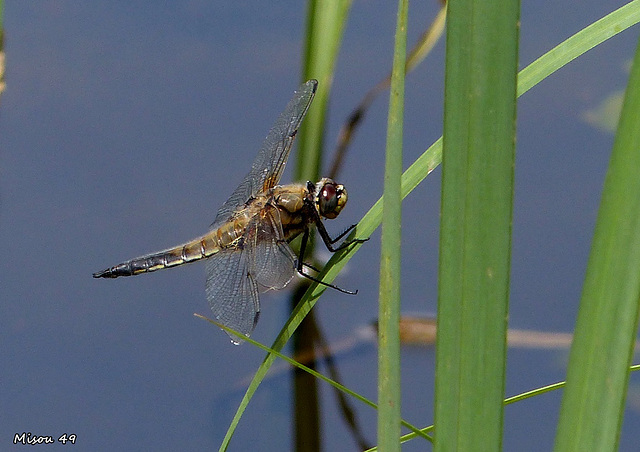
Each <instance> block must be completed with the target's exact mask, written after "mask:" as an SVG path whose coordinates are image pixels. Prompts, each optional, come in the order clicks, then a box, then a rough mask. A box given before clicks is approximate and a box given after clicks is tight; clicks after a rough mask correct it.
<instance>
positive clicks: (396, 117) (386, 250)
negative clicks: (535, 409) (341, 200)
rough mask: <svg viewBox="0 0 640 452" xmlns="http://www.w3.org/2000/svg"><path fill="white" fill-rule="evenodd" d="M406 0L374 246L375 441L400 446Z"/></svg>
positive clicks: (402, 0) (387, 447)
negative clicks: (377, 292) (376, 260)
mask: <svg viewBox="0 0 640 452" xmlns="http://www.w3.org/2000/svg"><path fill="white" fill-rule="evenodd" d="M408 7H409V2H408V0H399V2H398V16H397V24H396V37H395V46H394V52H393V68H392V71H391V92H390V95H389V118H388V123H387V144H386V157H385V174H384V199H385V202H384V204H383V213H384V215H383V220H382V241H381V247H380V301H379V303H380V313H379V316H378V317H379V320H378V321H379V324H378V404H379V410H378V447H379V448H381V449H382V450H384V451H394V450H395V451H400V419H401V416H400V331H399V328H400V327H399V324H400V264H401V257H402V256H401V250H400V248H401V240H400V239H401V233H400V230H401V229H400V228H401V223H402V195H401V179H402V126H403V111H404V76H405V69H406V52H407V14H408Z"/></svg>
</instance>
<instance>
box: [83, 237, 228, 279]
mask: <svg viewBox="0 0 640 452" xmlns="http://www.w3.org/2000/svg"><path fill="white" fill-rule="evenodd" d="M218 251H220V241H219V239H218V238H217V237H216V234H213V233H209V234H207V235H205V236H203V237H199V238H197V239H195V240H192V241H191V242H189V243H185V244H184V245H180V246H177V247H175V248H171V249H168V250H164V251H160V252H157V253H153V254H147V255H145V256H141V257H137V258H135V259H131V260H129V261H127V262H123V263H121V264H118V265H114V266H113V267H110V268H107V269H106V270H102V271H100V272H96V273H94V274H93V277H94V278H117V277H118V276H133V275H139V274H140V273H149V272H154V271H156V270H161V269H163V268H169V267H175V266H178V265H182V264H187V263H189V262H194V261H197V260H200V259H204V258H207V257H209V256H211V255H213V254H215V253H217V252H218Z"/></svg>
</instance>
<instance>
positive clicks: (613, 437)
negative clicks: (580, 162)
mask: <svg viewBox="0 0 640 452" xmlns="http://www.w3.org/2000/svg"><path fill="white" fill-rule="evenodd" d="M639 124H640V41H639V42H638V47H637V49H636V56H635V60H634V63H633V67H632V69H631V75H630V77H629V83H628V85H627V91H626V95H625V101H624V104H623V107H622V113H621V115H620V122H619V126H618V132H617V134H616V139H615V142H614V145H613V150H612V153H611V160H610V162H609V168H608V170H607V175H606V178H605V182H604V189H603V193H602V200H601V203H600V210H599V212H598V219H597V221H596V228H595V233H594V238H593V243H592V247H591V254H590V256H589V262H588V265H587V273H586V276H585V282H584V286H583V292H582V298H581V300H580V310H579V312H578V320H577V322H576V329H575V332H574V340H573V345H572V347H571V353H570V357H569V367H568V370H567V386H566V389H565V392H564V396H563V399H562V408H561V412H560V420H559V423H558V432H557V436H556V449H555V450H557V451H567V450H611V451H613V450H617V448H618V438H619V435H620V428H621V426H622V419H623V414H624V402H625V396H626V391H627V382H628V378H629V370H628V368H629V364H630V363H631V359H632V356H633V349H634V344H635V336H636V332H637V326H638V307H639V306H640V127H639V126H638V125H639Z"/></svg>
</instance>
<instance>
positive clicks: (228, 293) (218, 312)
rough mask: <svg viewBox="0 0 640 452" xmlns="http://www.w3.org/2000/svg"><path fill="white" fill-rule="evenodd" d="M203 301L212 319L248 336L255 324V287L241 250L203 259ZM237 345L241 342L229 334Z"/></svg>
mask: <svg viewBox="0 0 640 452" xmlns="http://www.w3.org/2000/svg"><path fill="white" fill-rule="evenodd" d="M206 262H207V267H206V268H207V286H206V291H207V300H209V305H210V306H211V310H212V311H213V315H214V317H215V319H216V320H217V321H218V322H220V323H222V324H223V325H225V326H228V327H230V328H233V329H234V330H236V331H239V332H241V333H242V334H244V335H245V336H247V337H249V336H250V335H251V333H252V332H253V329H254V328H255V326H256V323H258V316H259V314H260V301H259V299H258V287H257V285H256V282H255V280H254V278H253V276H252V275H251V273H250V272H249V263H248V260H247V253H246V252H245V250H243V249H241V248H240V247H239V248H234V249H222V250H220V251H219V252H218V253H216V254H214V255H213V256H211V257H210V258H208V259H207V261H206ZM229 336H230V337H231V342H233V343H234V344H236V345H238V344H240V343H242V342H243V341H242V340H241V339H238V337H236V336H232V335H229Z"/></svg>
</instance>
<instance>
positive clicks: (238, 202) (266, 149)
mask: <svg viewBox="0 0 640 452" xmlns="http://www.w3.org/2000/svg"><path fill="white" fill-rule="evenodd" d="M317 86H318V82H317V81H316V80H309V81H307V82H306V83H304V84H302V85H301V86H300V87H299V88H298V89H297V91H296V92H295V93H294V95H293V97H292V98H291V100H290V101H289V103H288V104H287V106H286V108H285V109H284V111H283V112H282V113H281V114H280V116H279V117H278V119H277V121H276V123H275V124H274V125H273V127H272V128H271V130H270V131H269V134H268V135H267V137H266V138H265V140H264V142H263V143H262V147H261V148H260V152H258V156H257V157H256V159H255V160H254V161H253V164H252V165H251V170H250V171H249V174H247V175H246V177H245V178H244V180H243V181H242V182H241V183H240V185H239V186H238V188H236V190H235V191H234V192H233V194H232V195H231V196H230V197H229V199H227V201H226V202H225V203H224V204H223V205H222V207H221V208H220V209H219V210H218V213H217V215H216V219H215V221H214V222H213V225H212V227H214V228H215V227H217V226H218V225H220V224H222V223H224V222H225V221H227V220H228V219H229V218H230V217H231V215H233V213H234V212H235V210H236V209H237V208H238V207H240V206H243V205H244V204H245V203H246V202H247V201H248V200H249V198H251V197H253V196H255V195H257V194H258V193H261V192H263V191H266V190H268V189H270V188H272V187H274V186H275V185H277V184H278V182H279V181H280V177H281V176H282V171H284V166H285V164H286V163H287V159H288V158H289V151H291V145H292V144H293V140H294V138H295V136H296V133H297V131H298V128H299V127H300V124H301V123H302V119H303V118H304V116H305V115H306V113H307V110H308V109H309V105H311V101H312V100H313V96H314V95H315V92H316V88H317Z"/></svg>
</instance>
